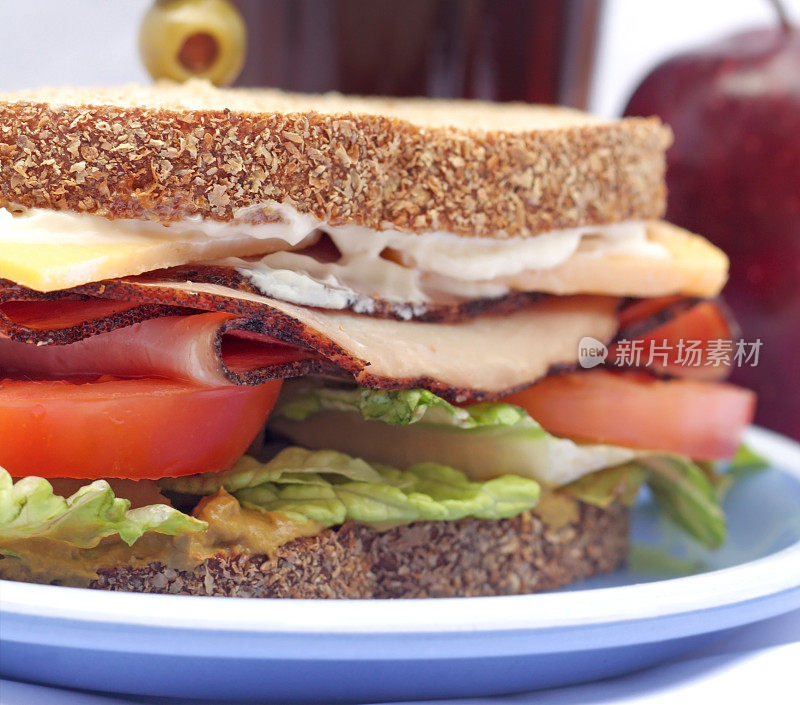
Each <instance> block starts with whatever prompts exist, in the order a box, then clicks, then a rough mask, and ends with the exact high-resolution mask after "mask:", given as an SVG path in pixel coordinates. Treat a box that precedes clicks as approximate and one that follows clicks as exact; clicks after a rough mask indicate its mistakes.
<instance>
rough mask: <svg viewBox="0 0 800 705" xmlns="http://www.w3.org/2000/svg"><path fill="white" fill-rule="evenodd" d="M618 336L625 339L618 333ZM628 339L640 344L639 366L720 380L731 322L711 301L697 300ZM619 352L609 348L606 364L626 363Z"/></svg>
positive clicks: (728, 358)
mask: <svg viewBox="0 0 800 705" xmlns="http://www.w3.org/2000/svg"><path fill="white" fill-rule="evenodd" d="M637 323H641V320H640V321H637ZM620 337H621V338H628V337H629V336H627V335H625V332H624V331H622V333H621V334H620ZM630 339H633V340H636V341H641V343H638V342H637V344H638V345H639V349H640V350H641V351H642V352H641V363H640V364H641V365H642V366H644V365H647V366H648V367H649V368H651V369H652V370H656V371H658V372H662V373H666V374H669V375H673V376H675V377H691V378H693V379H707V380H715V379H723V378H725V377H727V376H728V374H729V373H730V371H731V365H732V364H733V352H734V346H733V330H732V329H731V323H730V321H729V320H728V318H727V316H726V315H725V313H724V312H723V311H722V309H721V308H720V307H719V305H718V304H717V303H716V302H714V301H701V302H699V303H697V304H696V305H694V306H692V308H690V309H688V310H687V311H684V312H682V313H679V314H677V315H676V316H675V317H674V318H671V319H670V320H668V321H667V322H666V323H663V324H662V325H659V326H657V327H655V328H653V329H651V330H649V331H648V332H647V333H645V334H643V335H635V336H630ZM651 351H652V352H653V355H652V356H651ZM622 353H623V351H622V348H621V346H620V345H619V344H616V345H612V346H610V348H609V357H608V360H609V362H610V363H612V364H613V363H614V361H615V360H619V359H627V360H628V361H629V360H630V355H627V356H626V358H620V356H621V355H622Z"/></svg>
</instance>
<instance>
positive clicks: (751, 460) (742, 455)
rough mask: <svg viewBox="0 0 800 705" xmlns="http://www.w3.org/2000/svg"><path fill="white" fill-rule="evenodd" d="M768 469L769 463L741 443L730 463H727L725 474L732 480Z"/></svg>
mask: <svg viewBox="0 0 800 705" xmlns="http://www.w3.org/2000/svg"><path fill="white" fill-rule="evenodd" d="M768 467H769V461H768V460H767V459H766V458H764V457H763V456H761V455H759V454H758V453H756V452H755V451H754V450H752V449H751V448H749V447H748V446H747V445H745V444H744V443H742V444H741V445H740V446H739V449H738V450H737V451H736V455H734V456H733V458H732V459H731V461H730V462H729V463H727V474H728V475H730V476H732V477H733V478H734V479H738V478H740V477H744V476H745V475H751V474H752V473H755V472H761V471H762V470H766V469H767V468H768Z"/></svg>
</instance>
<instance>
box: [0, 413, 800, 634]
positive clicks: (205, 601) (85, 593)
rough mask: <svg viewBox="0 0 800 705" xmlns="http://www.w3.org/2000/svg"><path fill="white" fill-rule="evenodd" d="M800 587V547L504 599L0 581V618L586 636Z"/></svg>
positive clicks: (793, 453) (793, 469)
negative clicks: (179, 591)
mask: <svg viewBox="0 0 800 705" xmlns="http://www.w3.org/2000/svg"><path fill="white" fill-rule="evenodd" d="M746 441H747V443H748V444H750V445H751V446H752V447H753V448H754V449H755V450H757V451H758V452H759V453H762V454H763V455H765V456H766V457H767V458H768V459H770V460H773V461H775V462H776V463H777V464H779V465H780V466H781V469H782V470H786V471H788V472H789V473H791V474H792V475H794V476H795V477H798V478H800V444H798V443H797V442H795V441H792V440H790V439H788V438H785V437H783V436H780V435H779V434H776V433H773V432H771V431H767V430H765V429H761V428H751V429H749V430H748V432H747V436H746ZM798 589H800V541H798V542H797V543H795V544H793V545H792V546H790V547H788V548H786V549H783V550H782V551H779V552H776V553H774V554H771V555H769V556H766V557H764V558H760V559H758V560H755V561H751V562H748V563H744V564H741V565H738V566H733V567H730V568H725V569H722V570H717V571H712V572H709V573H704V574H700V575H693V576H688V577H681V578H673V579H669V580H662V581H658V582H651V583H643V584H637V585H626V586H622V587H611V588H600V589H595V590H591V591H574V592H555V593H541V594H534V595H513V596H503V597H474V598H450V599H441V598H439V599H410V600H336V601H331V600H286V599H258V600H249V599H244V598H219V597H195V596H183V595H181V596H176V595H151V594H138V593H123V592H104V591H99V590H89V589H81V588H64V587H57V586H50V585H31V584H27V583H17V582H13V581H7V580H0V616H3V615H6V616H12V615H13V616H17V617H33V618H43V619H55V620H67V621H80V622H86V623H105V624H107V625H119V626H132V627H148V626H157V627H159V628H168V629H181V630H189V631H196V632H214V631H226V632H239V633H265V632H269V633H272V634H280V633H291V634H298V635H299V634H326V635H337V634H338V635H342V636H344V635H351V634H352V635H355V634H363V633H370V634H372V635H381V634H402V633H425V632H428V633H429V632H435V633H437V634H443V633H454V632H471V633H474V632H516V631H528V630H548V629H565V628H566V629H568V628H581V627H586V626H591V625H601V624H605V625H608V624H610V623H615V624H620V623H626V622H634V621H639V620H647V619H657V618H664V617H670V616H677V615H686V614H690V613H692V612H697V611H705V610H709V609H724V608H727V607H732V606H735V605H739V604H742V603H746V602H752V601H758V600H761V599H764V598H769V597H772V596H776V595H779V594H780V593H782V592H786V591H795V590H798Z"/></svg>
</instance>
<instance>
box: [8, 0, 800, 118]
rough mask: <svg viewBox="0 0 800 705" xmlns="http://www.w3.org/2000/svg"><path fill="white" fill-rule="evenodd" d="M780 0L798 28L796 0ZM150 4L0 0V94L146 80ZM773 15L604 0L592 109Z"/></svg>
mask: <svg viewBox="0 0 800 705" xmlns="http://www.w3.org/2000/svg"><path fill="white" fill-rule="evenodd" d="M495 1H498V2H501V1H502V0H495ZM784 1H785V2H786V4H787V6H788V7H789V8H790V12H791V14H792V16H793V17H794V18H795V19H796V20H797V21H798V22H800V0H784ZM150 2H151V0H0V90H9V89H16V88H30V87H34V86H39V85H48V84H49V85H52V84H62V83H70V84H73V85H98V84H113V83H128V82H132V81H147V80H148V78H147V75H146V74H145V72H144V69H143V68H142V66H141V64H140V62H139V57H138V55H137V52H136V33H137V31H138V27H139V21H140V19H141V16H142V14H143V13H144V11H145V9H146V8H147V7H149V5H150ZM773 17H774V13H773V11H772V8H771V7H770V5H769V2H768V0H606V14H605V21H604V25H603V30H602V35H601V41H600V51H599V57H598V58H599V61H598V64H597V76H596V81H595V87H594V94H593V100H592V107H593V109H594V110H596V111H597V112H600V113H602V114H604V115H607V116H612V115H616V114H617V113H618V112H619V111H620V110H621V109H622V107H623V106H624V104H625V102H626V100H627V97H628V96H629V95H630V93H631V92H632V90H633V88H634V87H635V86H636V84H637V82H638V81H639V79H640V78H641V77H642V76H643V75H644V74H646V73H647V71H648V70H649V68H650V67H652V66H653V65H654V64H655V63H656V62H657V61H659V60H660V59H662V58H664V57H665V56H667V55H670V54H672V53H674V52H675V51H678V50H682V49H685V48H688V47H691V46H693V45H696V44H698V43H703V42H705V41H707V40H710V39H713V38H717V37H721V36H724V35H726V34H729V33H731V32H733V31H736V30H739V29H742V28H747V27H751V26H754V25H764V24H769V23H771V22H774V20H773Z"/></svg>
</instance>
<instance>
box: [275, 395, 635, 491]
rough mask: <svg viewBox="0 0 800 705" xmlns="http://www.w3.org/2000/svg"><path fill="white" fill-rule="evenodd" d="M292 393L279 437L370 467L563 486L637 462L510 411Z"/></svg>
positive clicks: (628, 453)
mask: <svg viewBox="0 0 800 705" xmlns="http://www.w3.org/2000/svg"><path fill="white" fill-rule="evenodd" d="M286 389H287V392H286V393H285V394H284V396H283V397H282V399H281V401H280V403H279V406H278V408H277V410H276V411H275V412H274V413H273V415H272V416H271V418H270V421H269V425H270V428H271V429H272V430H273V431H276V432H278V433H279V434H282V435H284V436H286V437H288V438H289V439H290V440H291V441H292V442H293V443H295V444H297V445H300V446H303V447H308V448H319V449H321V448H336V449H338V450H340V451H343V452H345V453H347V454H348V455H351V456H354V457H359V458H364V459H366V460H367V461H369V462H371V463H381V464H385V465H400V466H403V467H408V466H411V465H416V464H418V463H425V462H434V463H438V464H440V465H446V466H450V467H456V468H458V469H459V470H463V471H464V472H465V473H467V474H468V475H469V476H470V477H472V478H475V479H481V480H487V479H490V478H492V477H497V476H501V475H507V474H508V475H519V476H522V477H530V478H532V479H534V480H537V481H538V482H541V483H542V484H545V485H548V486H552V487H558V486H561V485H565V484H568V483H569V482H572V481H573V480H575V479H577V478H579V477H582V476H583V475H586V474H588V473H591V472H594V471H596V470H600V469H603V468H607V467H613V466H616V465H620V464H622V463H626V462H628V461H630V460H632V459H634V458H635V457H636V455H637V451H634V450H631V449H629V448H620V447H618V446H610V445H600V444H579V443H575V442H573V441H571V440H568V439H566V438H557V437H555V436H552V435H551V434H549V433H547V432H546V431H545V430H544V429H543V428H542V427H541V426H540V425H539V424H538V423H537V422H536V421H535V420H534V419H532V418H531V417H530V416H529V415H528V413H527V412H526V411H525V410H524V409H521V408H520V407H518V406H513V405H511V404H503V403H483V404H475V405H472V406H470V407H468V408H460V407H456V406H453V405H452V404H449V403H448V402H446V401H445V400H444V399H441V398H440V397H437V396H436V395H435V394H432V393H431V392H429V391H426V390H423V389H398V390H391V391H386V390H375V389H358V388H351V389H344V388H331V387H313V388H310V389H309V388H308V385H295V386H292V385H287V386H286Z"/></svg>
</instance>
